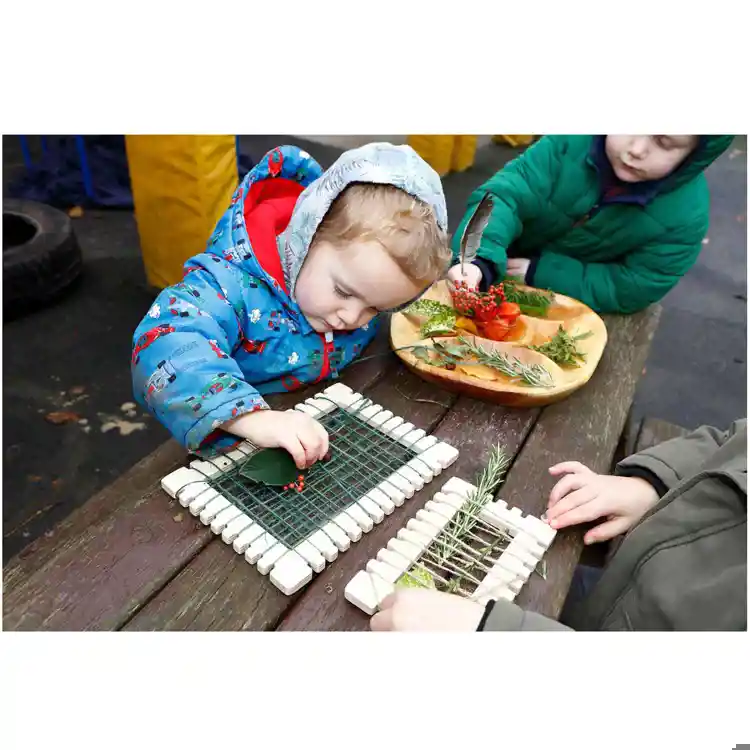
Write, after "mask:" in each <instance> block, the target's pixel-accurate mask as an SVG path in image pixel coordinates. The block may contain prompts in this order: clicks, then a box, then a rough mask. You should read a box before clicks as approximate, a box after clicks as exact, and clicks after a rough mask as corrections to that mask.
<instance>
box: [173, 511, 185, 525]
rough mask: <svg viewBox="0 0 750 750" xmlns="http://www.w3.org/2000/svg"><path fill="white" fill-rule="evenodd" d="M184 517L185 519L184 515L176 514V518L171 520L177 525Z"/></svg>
mask: <svg viewBox="0 0 750 750" xmlns="http://www.w3.org/2000/svg"><path fill="white" fill-rule="evenodd" d="M184 517H185V514H184V513H178V514H177V515H176V516H174V517H173V520H174V521H177V523H180V522H181V521H182V519H183V518H184Z"/></svg>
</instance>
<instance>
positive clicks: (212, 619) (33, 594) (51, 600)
mask: <svg viewBox="0 0 750 750" xmlns="http://www.w3.org/2000/svg"><path fill="white" fill-rule="evenodd" d="M659 314H660V308H659V307H652V308H649V309H648V310H646V311H644V312H642V313H638V314H636V315H633V316H628V317H619V316H618V317H611V316H604V319H605V323H606V324H607V328H608V332H609V341H608V344H607V347H606V349H605V352H604V355H603V357H602V360H601V362H600V364H599V367H598V369H597V371H596V372H595V374H594V376H593V377H592V379H591V380H590V381H589V383H588V384H587V385H586V386H584V387H583V388H582V389H580V390H579V391H577V392H576V393H574V394H573V395H572V396H571V397H569V398H567V399H566V400H564V401H561V402H559V403H557V404H553V405H550V406H546V407H543V408H534V409H514V408H509V407H504V406H500V405H494V404H491V403H488V402H486V401H479V400H475V399H473V398H469V397H467V396H463V395H456V394H451V393H448V392H447V391H443V390H441V389H438V388H436V387H435V386H434V385H431V384H429V383H426V382H425V381H423V380H421V379H419V378H418V377H417V376H415V375H414V374H412V373H411V372H409V371H408V370H407V369H406V368H405V366H404V365H403V364H402V363H401V361H400V360H399V359H398V357H397V356H396V355H395V354H393V353H392V352H390V356H383V357H378V358H375V359H369V360H367V361H363V362H361V363H359V364H354V365H352V366H351V367H349V368H348V369H347V370H346V371H345V372H344V374H343V376H342V381H343V382H344V383H346V384H347V385H349V386H350V387H351V388H353V389H354V390H356V391H359V392H360V393H363V394H365V395H367V396H368V397H369V398H371V399H372V400H373V401H374V402H375V403H378V404H381V405H382V406H384V407H385V408H387V409H390V410H391V411H392V412H393V413H394V414H397V415H398V416H401V417H403V418H404V419H406V420H408V421H410V422H412V423H414V424H415V425H416V426H417V427H420V428H422V429H424V430H425V431H427V432H428V433H430V434H433V435H435V436H437V437H438V438H439V439H441V440H444V441H446V442H448V443H450V444H451V445H454V446H455V447H457V448H458V449H459V457H458V459H457V460H456V462H455V463H454V464H453V465H452V466H451V467H450V468H449V469H448V470H446V471H445V472H443V473H442V474H441V475H440V476H439V477H437V478H436V479H435V480H434V481H433V482H431V483H429V484H428V485H427V486H426V487H425V488H424V489H423V490H422V491H421V492H419V493H417V494H416V495H414V497H413V498H411V499H410V500H407V501H406V503H404V505H403V506H402V507H400V508H396V510H395V511H394V512H393V513H392V514H391V515H389V516H386V517H385V519H384V520H383V521H382V522H381V523H380V524H376V525H375V527H374V528H373V529H372V530H371V531H370V532H369V533H367V534H364V535H363V537H362V539H361V540H360V541H359V542H357V543H355V544H352V546H351V547H350V549H349V550H347V551H346V552H344V553H341V554H340V555H339V557H338V559H337V560H335V561H334V562H332V563H329V564H328V565H327V566H326V568H325V570H324V571H323V572H322V573H320V574H319V575H317V576H315V577H314V578H313V580H312V581H311V582H310V583H309V584H308V585H307V586H306V587H305V588H303V589H302V590H301V591H300V592H298V593H297V594H295V595H293V596H290V597H287V596H285V595H284V594H282V593H281V592H280V591H279V590H278V589H276V587H275V586H274V585H273V584H272V583H271V582H270V581H269V580H268V578H267V577H265V576H262V575H260V574H259V573H258V572H257V570H256V569H255V567H254V566H251V565H249V564H248V563H247V562H246V561H245V559H244V557H243V556H242V555H238V554H237V553H236V552H234V550H233V549H232V547H231V546H229V545H227V544H225V543H224V542H223V541H222V540H221V538H220V537H217V536H215V535H214V534H213V533H212V532H211V530H210V529H209V528H207V527H205V526H203V525H202V524H201V523H200V522H199V521H198V520H197V519H195V518H193V517H192V516H191V515H190V514H189V513H188V512H186V511H185V510H184V509H183V508H181V507H180V506H179V505H178V504H176V503H175V501H173V500H171V499H170V498H169V497H168V496H167V495H166V493H165V492H164V491H163V490H162V489H161V487H160V481H161V479H162V478H163V477H164V476H166V475H167V474H169V473H170V472H172V471H173V470H175V469H176V468H178V467H179V466H183V465H186V459H187V456H186V453H185V450H184V449H183V448H182V447H181V446H180V445H179V444H177V443H176V442H175V441H172V440H170V441H168V442H166V443H164V445H162V446H161V447H160V448H158V449H157V450H156V451H154V452H153V453H152V454H151V455H149V456H147V457H146V458H145V459H143V460H142V461H140V462H139V463H138V464H137V465H136V466H134V467H133V468H132V469H131V470H130V471H128V472H127V473H126V474H124V475H123V476H121V477H120V478H119V479H117V480H116V481H115V482H113V483H112V484H111V485H109V486H108V487H106V488H105V489H103V490H102V491H101V492H99V493H98V494H97V495H95V496H94V497H93V498H92V499H91V500H89V501H88V502H87V503H86V504H85V505H84V506H82V507H81V508H79V509H78V510H76V511H74V512H73V513H72V514H71V515H70V516H69V517H68V518H67V519H66V520H65V521H64V522H62V523H61V524H60V525H59V526H58V527H57V528H56V529H55V530H54V534H53V535H52V536H51V537H42V538H40V539H38V540H36V541H35V542H33V543H32V544H31V545H29V546H28V547H27V548H26V549H24V550H23V551H22V552H21V553H20V554H19V555H18V556H16V557H15V558H14V559H12V560H11V561H9V563H8V565H7V566H6V567H5V569H4V571H3V573H4V577H3V579H4V580H3V587H4V600H3V625H4V628H5V629H6V630H57V631H59V630H66V631H71V630H73V631H78V630H366V629H368V627H369V618H368V617H367V616H366V615H365V614H363V613H362V612H361V611H360V610H359V609H357V608H356V607H354V606H353V605H352V604H350V603H349V602H347V601H346V599H345V598H344V588H345V586H346V584H347V583H348V582H349V580H351V578H352V577H353V576H354V575H355V573H356V572H357V571H359V570H361V569H362V568H364V566H365V564H366V562H367V560H369V559H370V558H372V557H374V556H375V555H376V553H377V551H378V550H379V549H380V548H381V547H382V546H384V544H385V543H386V542H387V540H388V539H389V538H390V537H392V536H393V535H394V534H395V533H396V531H397V530H398V529H399V528H400V527H402V526H403V525H404V524H405V523H406V522H407V520H408V519H409V518H410V517H412V516H413V515H414V514H415V513H416V512H417V510H419V508H421V507H422V506H423V505H424V503H425V502H427V500H429V499H430V498H431V497H432V495H433V494H434V493H435V492H436V491H438V490H439V489H440V487H441V486H442V485H443V484H444V483H445V482H446V481H447V480H448V479H449V478H450V477H452V476H459V477H461V478H463V479H466V480H467V481H471V482H473V481H475V479H476V477H477V475H478V473H479V472H480V471H481V470H482V468H483V467H484V465H485V463H486V460H487V457H488V454H489V450H490V448H491V447H492V446H493V445H495V444H497V443H500V444H501V445H503V446H504V447H505V449H506V451H507V452H508V453H509V454H512V455H513V463H512V465H511V468H510V470H509V472H508V474H507V476H506V480H505V482H504V483H503V484H502V485H501V487H500V490H499V493H498V494H499V496H501V497H502V498H503V500H505V501H506V502H507V503H508V504H509V505H511V506H518V507H519V508H521V509H522V510H523V511H524V512H528V513H533V514H535V515H540V514H541V513H543V512H544V509H545V506H546V500H547V497H548V495H549V491H550V489H551V488H552V486H553V479H552V478H551V477H550V475H549V473H548V471H547V468H548V467H549V466H551V465H552V464H554V463H557V462H559V461H562V460H571V459H574V460H578V461H582V462H584V463H586V464H588V465H589V466H590V467H591V468H592V469H594V470H595V471H603V472H605V471H609V470H610V468H611V464H612V460H613V457H614V455H615V451H616V449H617V447H618V443H619V441H620V437H621V435H622V433H623V428H624V426H625V422H626V418H627V415H628V412H629V409H630V406H631V403H632V401H633V395H634V392H635V388H636V384H637V382H638V380H639V378H640V376H641V373H642V371H643V367H644V364H645V361H646V358H647V355H648V351H649V349H650V345H651V340H652V338H653V335H654V333H655V331H656V327H657V324H658V319H659ZM387 328H388V327H387V326H386V325H384V326H383V330H382V332H381V335H380V336H379V337H378V338H377V339H376V340H375V341H374V342H373V344H372V345H371V346H370V347H369V350H368V351H367V352H365V355H364V356H366V355H369V354H375V353H379V352H380V353H384V354H387V353H388V352H389V346H388V337H387ZM327 385H329V383H324V384H320V385H319V386H318V387H313V388H308V389H305V390H303V391H297V392H296V393H290V394H283V395H279V396H274V397H271V398H270V399H269V401H270V402H271V403H272V405H273V406H274V407H275V408H290V407H291V406H293V405H294V404H295V403H297V402H298V401H300V400H303V399H305V398H308V397H309V396H311V395H313V394H314V393H315V392H317V391H319V390H321V389H323V388H325V387H326V386H327ZM582 537H583V532H582V530H580V529H571V530H565V531H562V532H560V533H559V534H558V535H557V537H556V539H555V541H554V543H553V545H552V547H551V548H550V550H549V551H548V552H547V555H546V557H545V559H546V560H547V574H546V579H543V578H542V577H540V576H537V575H533V576H532V577H531V578H530V579H529V581H528V583H527V584H526V585H525V586H524V587H523V589H522V590H521V593H520V595H519V596H518V597H517V599H516V601H517V603H518V604H519V605H521V606H522V607H524V608H527V609H530V610H534V611H536V612H540V613H543V614H545V615H548V616H551V617H556V616H558V614H559V612H560V609H561V607H562V604H563V602H564V600H565V596H566V593H567V591H568V588H569V585H570V580H571V578H572V575H573V570H574V568H575V566H576V564H577V562H578V559H579V557H580V554H581V551H582V545H583V543H582Z"/></svg>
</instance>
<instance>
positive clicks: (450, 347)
mask: <svg viewBox="0 0 750 750" xmlns="http://www.w3.org/2000/svg"><path fill="white" fill-rule="evenodd" d="M435 348H436V349H440V352H441V354H447V355H448V356H450V357H456V358H457V359H463V358H464V357H465V356H466V354H467V352H468V349H467V348H466V347H465V346H461V345H460V344H444V343H442V342H440V341H436V342H435Z"/></svg>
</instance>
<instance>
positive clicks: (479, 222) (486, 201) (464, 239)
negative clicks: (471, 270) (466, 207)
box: [459, 193, 492, 274]
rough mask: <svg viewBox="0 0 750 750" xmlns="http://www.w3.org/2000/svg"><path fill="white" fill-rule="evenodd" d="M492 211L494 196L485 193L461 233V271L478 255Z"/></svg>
mask: <svg viewBox="0 0 750 750" xmlns="http://www.w3.org/2000/svg"><path fill="white" fill-rule="evenodd" d="M491 213H492V196H491V195H490V194H489V193H485V194H484V197H483V198H482V200H481V201H479V204H478V205H477V207H476V208H475V209H474V213H473V214H472V215H471V218H470V219H469V221H468V222H467V224H466V227H464V233H463V234H462V235H461V244H460V246H459V248H460V254H461V273H462V274H463V272H464V264H465V263H471V262H472V261H473V260H474V258H476V257H477V253H478V252H479V245H480V244H481V242H482V234H483V232H484V230H485V229H486V227H487V223H488V222H489V220H490V214H491Z"/></svg>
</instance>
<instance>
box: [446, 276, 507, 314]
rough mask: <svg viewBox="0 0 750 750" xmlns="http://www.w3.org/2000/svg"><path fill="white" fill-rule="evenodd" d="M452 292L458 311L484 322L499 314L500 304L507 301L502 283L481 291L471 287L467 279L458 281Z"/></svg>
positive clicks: (454, 304)
mask: <svg viewBox="0 0 750 750" xmlns="http://www.w3.org/2000/svg"><path fill="white" fill-rule="evenodd" d="M451 294H452V296H453V306H454V307H455V308H456V310H458V312H460V313H461V314H462V315H465V316H467V317H470V318H476V319H477V320H479V321H482V322H488V321H490V320H494V319H495V318H496V317H497V316H498V315H499V312H500V305H502V304H503V303H504V302H505V289H503V286H502V284H500V285H496V284H493V285H492V286H491V287H490V288H489V290H488V291H486V292H480V291H479V290H478V289H471V288H470V287H469V286H468V284H467V283H466V282H465V281H456V282H455V290H453V291H452V292H451Z"/></svg>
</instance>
